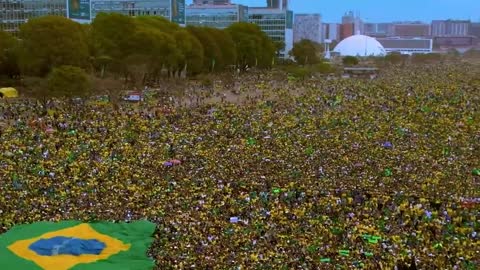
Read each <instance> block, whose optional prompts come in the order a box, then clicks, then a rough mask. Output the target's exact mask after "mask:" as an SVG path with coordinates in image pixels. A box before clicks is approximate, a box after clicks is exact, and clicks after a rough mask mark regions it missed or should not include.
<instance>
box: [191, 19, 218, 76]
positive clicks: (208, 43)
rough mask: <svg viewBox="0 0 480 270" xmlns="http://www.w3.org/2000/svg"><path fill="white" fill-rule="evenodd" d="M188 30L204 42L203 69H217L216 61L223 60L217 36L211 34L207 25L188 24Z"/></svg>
mask: <svg viewBox="0 0 480 270" xmlns="http://www.w3.org/2000/svg"><path fill="white" fill-rule="evenodd" d="M187 30H188V31H189V32H190V33H191V34H192V35H194V36H195V37H196V38H197V39H198V41H200V43H201V44H202V47H203V51H204V58H203V69H204V71H207V72H208V71H212V70H215V69H216V63H217V62H222V57H223V55H222V52H221V51H220V47H219V44H217V42H216V41H215V37H214V36H213V35H212V34H211V32H210V31H209V30H208V28H207V27H193V26H188V27H187Z"/></svg>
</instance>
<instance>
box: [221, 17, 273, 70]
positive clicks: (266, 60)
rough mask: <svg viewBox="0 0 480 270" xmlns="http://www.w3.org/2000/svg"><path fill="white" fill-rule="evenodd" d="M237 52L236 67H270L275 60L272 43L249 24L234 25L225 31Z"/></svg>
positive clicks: (254, 26)
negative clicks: (230, 37)
mask: <svg viewBox="0 0 480 270" xmlns="http://www.w3.org/2000/svg"><path fill="white" fill-rule="evenodd" d="M226 30H227V32H228V33H230V35H231V36H232V39H233V43H234V44H235V49H236V51H237V66H239V67H240V68H245V67H246V66H260V67H269V66H271V64H272V62H273V59H274V58H275V52H276V47H275V44H274V43H273V41H272V40H271V39H270V38H269V37H268V36H267V34H265V33H264V32H262V31H261V30H260V27H258V25H255V24H251V23H234V24H232V25H230V26H229V27H228V28H227V29H226Z"/></svg>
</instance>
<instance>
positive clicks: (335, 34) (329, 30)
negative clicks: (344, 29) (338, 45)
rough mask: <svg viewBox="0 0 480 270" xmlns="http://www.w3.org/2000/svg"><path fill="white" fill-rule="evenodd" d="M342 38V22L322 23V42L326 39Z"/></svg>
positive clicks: (336, 39) (335, 39)
mask: <svg viewBox="0 0 480 270" xmlns="http://www.w3.org/2000/svg"><path fill="white" fill-rule="evenodd" d="M339 39H340V24H338V23H324V24H322V42H325V40H331V41H338V40H339Z"/></svg>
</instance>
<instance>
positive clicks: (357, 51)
mask: <svg viewBox="0 0 480 270" xmlns="http://www.w3.org/2000/svg"><path fill="white" fill-rule="evenodd" d="M333 51H334V52H335V53H337V54H339V55H340V56H358V57H368V56H384V55H386V54H387V52H386V51H385V48H384V47H383V46H382V44H380V43H379V42H378V41H377V40H376V39H374V38H372V37H369V36H364V35H353V36H351V37H348V38H346V39H344V40H342V41H341V42H340V43H338V45H337V46H336V47H335V49H334V50H333Z"/></svg>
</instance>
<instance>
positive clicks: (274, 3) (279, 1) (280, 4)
mask: <svg viewBox="0 0 480 270" xmlns="http://www.w3.org/2000/svg"><path fill="white" fill-rule="evenodd" d="M267 7H268V8H277V9H283V10H287V9H288V0H267Z"/></svg>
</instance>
